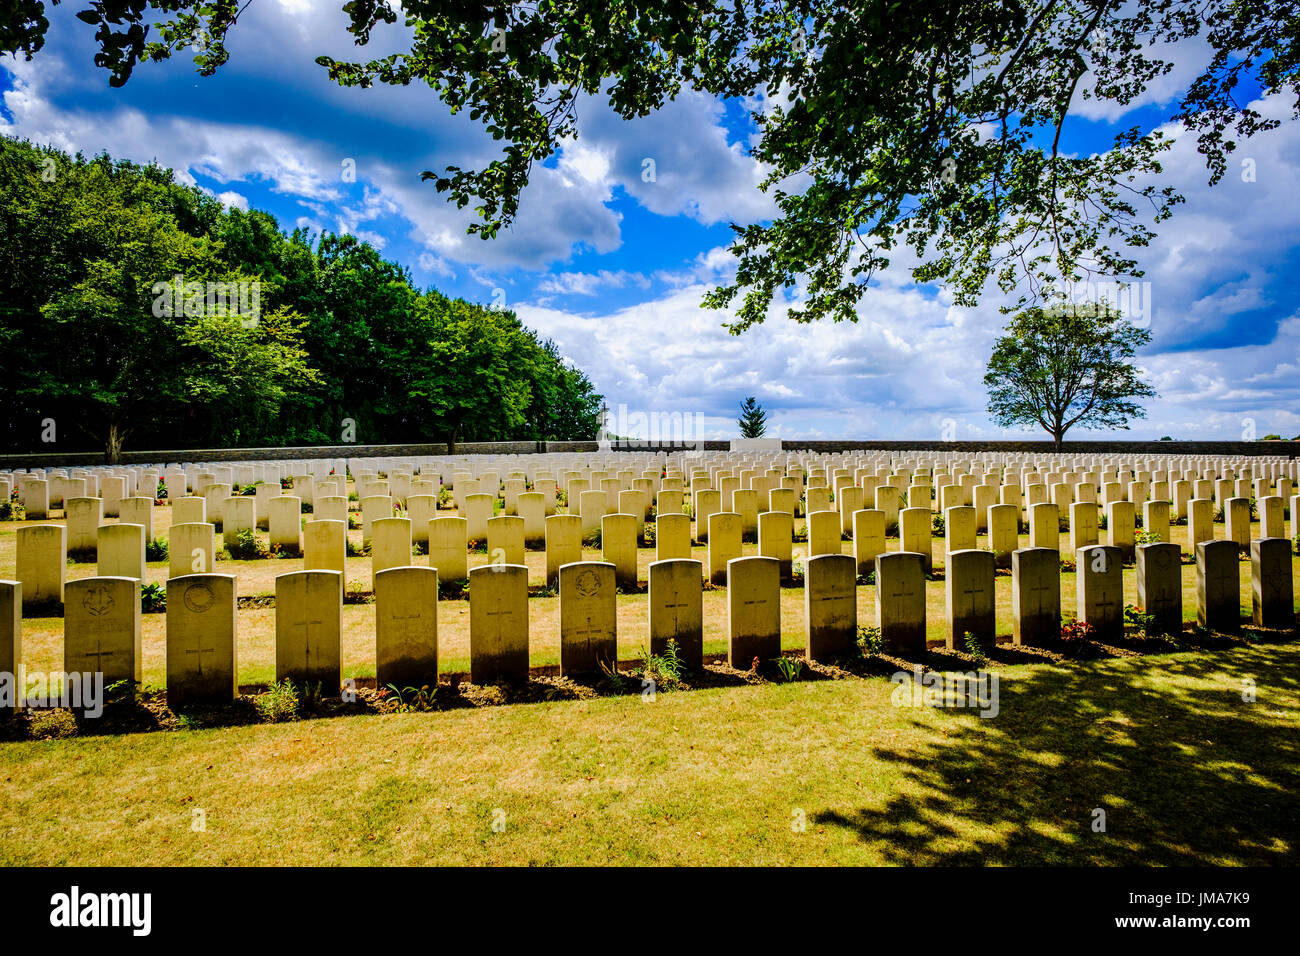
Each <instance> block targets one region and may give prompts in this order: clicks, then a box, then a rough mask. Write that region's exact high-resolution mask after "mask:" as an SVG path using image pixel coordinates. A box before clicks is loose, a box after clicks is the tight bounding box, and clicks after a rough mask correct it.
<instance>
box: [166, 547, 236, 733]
mask: <svg viewBox="0 0 1300 956" xmlns="http://www.w3.org/2000/svg"><path fill="white" fill-rule="evenodd" d="M205 527H208V528H210V527H212V526H211V525H205ZM236 590H237V587H236V581H235V576H234V575H233V574H186V575H180V576H178V577H174V578H172V579H171V580H169V581H168V582H167V705H168V706H169V707H171V708H172V709H175V708H177V707H181V706H184V705H186V704H192V703H213V704H215V703H221V702H223V701H231V700H234V699H235V697H237V696H238V694H239V667H238V659H237V655H236V650H235V649H236V645H237V637H236V635H237V630H238V612H237V610H236Z"/></svg>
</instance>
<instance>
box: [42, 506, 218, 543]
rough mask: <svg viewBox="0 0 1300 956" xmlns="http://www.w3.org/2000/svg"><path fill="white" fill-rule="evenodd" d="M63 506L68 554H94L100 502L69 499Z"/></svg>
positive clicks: (101, 508)
mask: <svg viewBox="0 0 1300 956" xmlns="http://www.w3.org/2000/svg"><path fill="white" fill-rule="evenodd" d="M200 500H202V499H200ZM64 504H65V508H66V511H67V516H68V553H69V554H75V555H84V556H87V557H89V556H90V555H93V554H95V549H96V548H98V547H99V526H100V524H102V523H103V506H102V502H101V501H100V500H99V499H98V498H69V499H68V500H67V501H66V502H65V503H64Z"/></svg>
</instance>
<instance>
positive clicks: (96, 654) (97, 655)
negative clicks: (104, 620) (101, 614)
mask: <svg viewBox="0 0 1300 956" xmlns="http://www.w3.org/2000/svg"><path fill="white" fill-rule="evenodd" d="M82 656H83V657H85V658H86V659H87V660H89V659H90V658H92V657H93V658H94V659H95V671H96V672H97V673H102V672H103V670H104V658H105V657H116V656H117V651H106V650H104V642H103V640H102V639H101V638H98V637H97V638H95V649H94V650H93V651H87V652H86V653H85V654H83V655H82Z"/></svg>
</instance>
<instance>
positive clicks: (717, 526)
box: [708, 511, 838, 586]
mask: <svg viewBox="0 0 1300 956" xmlns="http://www.w3.org/2000/svg"><path fill="white" fill-rule="evenodd" d="M827 513H828V514H831V516H832V519H833V518H834V513H833V512H827ZM836 527H838V522H836ZM708 539H709V580H710V581H712V582H713V584H715V585H719V586H720V585H724V584H726V583H727V564H728V562H730V561H732V560H733V559H735V558H739V557H740V556H741V553H742V551H741V534H740V515H738V514H736V513H735V512H731V511H720V512H718V513H716V514H712V515H709V535H708ZM778 574H779V569H778Z"/></svg>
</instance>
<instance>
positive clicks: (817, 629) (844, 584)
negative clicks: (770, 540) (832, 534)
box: [804, 554, 858, 661]
mask: <svg viewBox="0 0 1300 956" xmlns="http://www.w3.org/2000/svg"><path fill="white" fill-rule="evenodd" d="M804 612H805V616H804V620H805V623H806V632H807V644H806V645H805V651H806V654H807V657H808V659H809V660H815V661H822V660H827V659H829V658H832V657H836V656H838V655H841V654H847V653H849V652H850V651H853V650H855V649H856V647H857V639H858V595H857V561H856V560H855V559H854V558H853V556H852V555H849V554H823V555H817V556H816V557H812V558H809V559H808V565H807V569H806V570H805V571H804Z"/></svg>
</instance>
